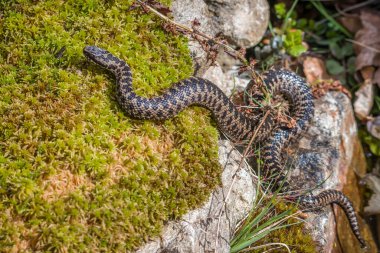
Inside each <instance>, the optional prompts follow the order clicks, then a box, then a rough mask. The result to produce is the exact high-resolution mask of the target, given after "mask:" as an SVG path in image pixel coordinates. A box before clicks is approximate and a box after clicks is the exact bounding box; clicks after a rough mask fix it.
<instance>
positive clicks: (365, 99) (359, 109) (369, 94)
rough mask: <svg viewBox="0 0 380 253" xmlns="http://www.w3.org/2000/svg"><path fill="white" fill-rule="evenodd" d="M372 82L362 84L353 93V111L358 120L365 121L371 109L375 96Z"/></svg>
mask: <svg viewBox="0 0 380 253" xmlns="http://www.w3.org/2000/svg"><path fill="white" fill-rule="evenodd" d="M374 88H375V87H374V85H373V84H372V82H364V84H362V85H361V86H360V88H359V90H358V91H357V92H355V95H356V100H355V103H354V111H355V114H356V116H357V117H358V118H359V119H360V120H367V117H368V115H369V113H370V111H371V109H372V106H373V100H374V96H375V89H374Z"/></svg>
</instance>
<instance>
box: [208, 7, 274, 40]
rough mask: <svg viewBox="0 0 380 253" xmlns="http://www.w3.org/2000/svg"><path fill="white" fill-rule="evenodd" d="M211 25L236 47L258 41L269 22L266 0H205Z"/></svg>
mask: <svg viewBox="0 0 380 253" xmlns="http://www.w3.org/2000/svg"><path fill="white" fill-rule="evenodd" d="M205 2H206V3H207V5H208V8H209V11H210V12H211V13H212V24H213V26H214V27H215V28H216V29H217V30H219V31H221V32H222V33H223V35H224V36H226V37H227V38H228V41H229V43H231V44H233V45H236V46H238V47H252V46H254V45H256V44H257V43H258V42H260V40H261V38H262V36H263V35H264V33H265V31H266V29H267V26H268V22H269V5H268V2H267V1H266V0H255V1H254V0H205Z"/></svg>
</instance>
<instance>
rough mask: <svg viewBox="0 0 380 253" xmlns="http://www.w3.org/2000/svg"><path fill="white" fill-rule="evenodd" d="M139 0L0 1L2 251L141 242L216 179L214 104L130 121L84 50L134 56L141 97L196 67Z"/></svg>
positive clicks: (109, 80)
mask: <svg viewBox="0 0 380 253" xmlns="http://www.w3.org/2000/svg"><path fill="white" fill-rule="evenodd" d="M166 4H168V1H166ZM130 5H131V1H121V0H120V1H119V0H114V1H106V0H103V1H101V0H75V1H74V0H69V1H62V0H48V1H32V0H30V1H28V0H18V1H0V73H1V75H0V115H2V120H1V121H0V251H10V250H14V251H35V250H42V251H47V250H48V251H56V250H60V251H66V250H68V251H83V250H87V251H100V250H106V251H123V252H124V251H125V250H132V249H134V248H136V247H137V246H138V245H141V243H142V242H143V241H144V240H146V239H147V238H150V237H152V236H155V235H157V234H158V233H159V232H160V229H161V228H162V225H163V223H164V222H165V221H166V220H168V219H170V218H177V217H179V216H180V215H182V214H184V213H185V212H186V211H187V210H189V208H192V207H194V206H196V205H199V204H200V203H201V202H202V201H204V200H205V198H206V197H207V196H208V194H209V193H210V191H211V189H212V188H213V187H215V185H217V184H218V183H219V180H220V179H219V173H220V167H219V165H218V162H217V145H216V141H217V130H216V129H215V128H214V127H213V126H212V123H211V120H210V117H208V116H207V115H209V113H208V112H207V111H206V110H204V109H202V108H189V109H187V110H185V111H184V112H182V113H180V115H178V116H177V117H175V118H173V119H172V120H168V121H165V122H150V121H139V120H132V119H130V118H129V117H128V116H126V115H125V114H124V113H123V112H122V110H121V109H120V108H119V106H118V105H117V103H116V99H115V92H114V87H115V85H114V79H113V77H112V76H111V75H109V74H108V73H107V72H106V71H104V70H102V69H100V68H98V67H96V66H94V65H93V64H89V63H88V62H87V61H86V60H85V58H84V57H83V55H82V49H83V47H84V46H85V45H92V44H95V45H97V46H99V47H102V48H105V49H107V50H109V51H111V52H113V53H114V54H116V55H118V56H119V57H121V58H123V59H126V60H127V62H128V64H129V65H130V66H131V68H132V69H133V72H134V88H135V90H136V92H137V93H138V94H140V95H144V96H151V95H154V94H158V93H160V92H161V91H162V90H163V89H165V88H167V87H170V86H171V84H172V83H173V82H175V81H178V80H179V79H182V78H186V77H188V76H190V74H191V72H192V68H191V59H190V57H189V52H188V49H187V47H186V41H185V39H184V38H181V37H173V36H171V35H169V34H167V33H165V32H164V31H162V29H161V28H160V25H159V24H158V23H159V21H158V20H156V19H155V18H153V17H152V16H150V15H148V14H145V13H143V12H140V11H129V10H128V8H129V7H130ZM63 47H65V48H66V49H65V51H64V52H63V54H62V57H60V58H59V57H58V58H56V57H55V54H57V52H59V51H60V49H61V48H63Z"/></svg>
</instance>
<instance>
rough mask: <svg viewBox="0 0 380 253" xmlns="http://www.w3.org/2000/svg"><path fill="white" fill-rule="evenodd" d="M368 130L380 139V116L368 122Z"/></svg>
mask: <svg viewBox="0 0 380 253" xmlns="http://www.w3.org/2000/svg"><path fill="white" fill-rule="evenodd" d="M367 130H368V132H370V133H371V134H372V135H373V136H374V137H376V138H378V139H380V116H377V117H375V118H373V119H372V120H369V121H368V122H367Z"/></svg>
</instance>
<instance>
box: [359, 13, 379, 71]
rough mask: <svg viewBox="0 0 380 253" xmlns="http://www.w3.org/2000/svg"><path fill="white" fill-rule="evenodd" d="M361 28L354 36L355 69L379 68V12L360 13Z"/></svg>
mask: <svg viewBox="0 0 380 253" xmlns="http://www.w3.org/2000/svg"><path fill="white" fill-rule="evenodd" d="M360 20H361V22H362V26H363V28H362V29H360V30H359V31H358V32H357V33H356V35H355V41H357V42H358V43H355V51H356V54H357V58H356V69H357V70H360V69H362V68H364V67H366V66H376V67H379V66H380V12H378V11H373V10H364V11H362V12H361V13H360ZM360 44H361V45H360ZM363 45H365V46H363Z"/></svg>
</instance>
